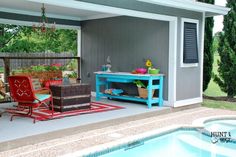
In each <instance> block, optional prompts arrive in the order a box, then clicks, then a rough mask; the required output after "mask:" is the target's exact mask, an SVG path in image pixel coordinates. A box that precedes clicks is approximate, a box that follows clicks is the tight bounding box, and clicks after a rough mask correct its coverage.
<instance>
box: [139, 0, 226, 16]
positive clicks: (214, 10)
mask: <svg viewBox="0 0 236 157" xmlns="http://www.w3.org/2000/svg"><path fill="white" fill-rule="evenodd" d="M137 1H140V2H144V3H151V4H156V5H162V6H167V7H173V8H179V9H185V10H190V11H197V12H206V13H208V12H209V13H210V14H209V16H216V15H226V14H227V13H228V12H229V11H230V8H227V7H223V6H218V5H213V4H207V3H202V2H196V1H183V0H165V1H163V0H137Z"/></svg>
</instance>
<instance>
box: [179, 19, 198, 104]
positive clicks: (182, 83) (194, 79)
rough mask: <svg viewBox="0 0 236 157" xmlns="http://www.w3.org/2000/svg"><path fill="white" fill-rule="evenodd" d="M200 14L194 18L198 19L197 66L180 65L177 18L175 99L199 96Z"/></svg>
mask: <svg viewBox="0 0 236 157" xmlns="http://www.w3.org/2000/svg"><path fill="white" fill-rule="evenodd" d="M201 17H202V16H199V17H198V18H195V19H197V20H199V36H198V39H199V42H198V52H199V53H198V57H199V63H198V66H197V67H181V66H180V63H181V58H180V56H181V52H180V49H181V48H180V46H181V40H180V37H181V33H182V32H181V31H180V29H181V18H178V28H179V29H178V30H179V31H178V36H177V38H178V39H179V40H178V41H177V78H176V82H177V84H176V100H184V99H191V98H198V97H201V95H200V93H201V92H200V90H201V88H200V85H201V68H200V67H201V52H200V51H201V47H202V45H201V43H202V42H201V40H200V37H201V35H202V29H201V26H202V19H201Z"/></svg>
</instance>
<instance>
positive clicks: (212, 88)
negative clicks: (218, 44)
mask: <svg viewBox="0 0 236 157" xmlns="http://www.w3.org/2000/svg"><path fill="white" fill-rule="evenodd" d="M219 59H220V56H219V54H218V53H215V55H214V63H213V73H214V74H218V71H217V69H218V65H217V60H219ZM204 95H206V96H212V97H219V96H227V95H226V93H224V92H223V91H221V89H220V87H219V86H218V84H216V83H215V82H214V81H213V80H212V79H211V81H210V83H209V85H208V88H207V90H205V92H204ZM202 106H204V107H209V108H220V109H227V110H234V111H236V102H227V101H215V100H209V99H204V100H203V103H202Z"/></svg>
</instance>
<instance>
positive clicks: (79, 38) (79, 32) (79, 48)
mask: <svg viewBox="0 0 236 157" xmlns="http://www.w3.org/2000/svg"><path fill="white" fill-rule="evenodd" d="M77 56H78V57H80V64H79V66H80V73H79V77H80V78H81V71H82V70H81V60H82V59H81V28H80V29H77Z"/></svg>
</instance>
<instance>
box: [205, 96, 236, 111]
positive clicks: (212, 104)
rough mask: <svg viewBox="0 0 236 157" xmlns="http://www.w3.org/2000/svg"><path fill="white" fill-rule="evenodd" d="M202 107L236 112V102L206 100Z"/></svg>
mask: <svg viewBox="0 0 236 157" xmlns="http://www.w3.org/2000/svg"><path fill="white" fill-rule="evenodd" d="M202 106H204V107H209V108H220V109H227V110H234V111H236V102H226V101H215V100H208V99H204V100H203V103H202Z"/></svg>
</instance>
